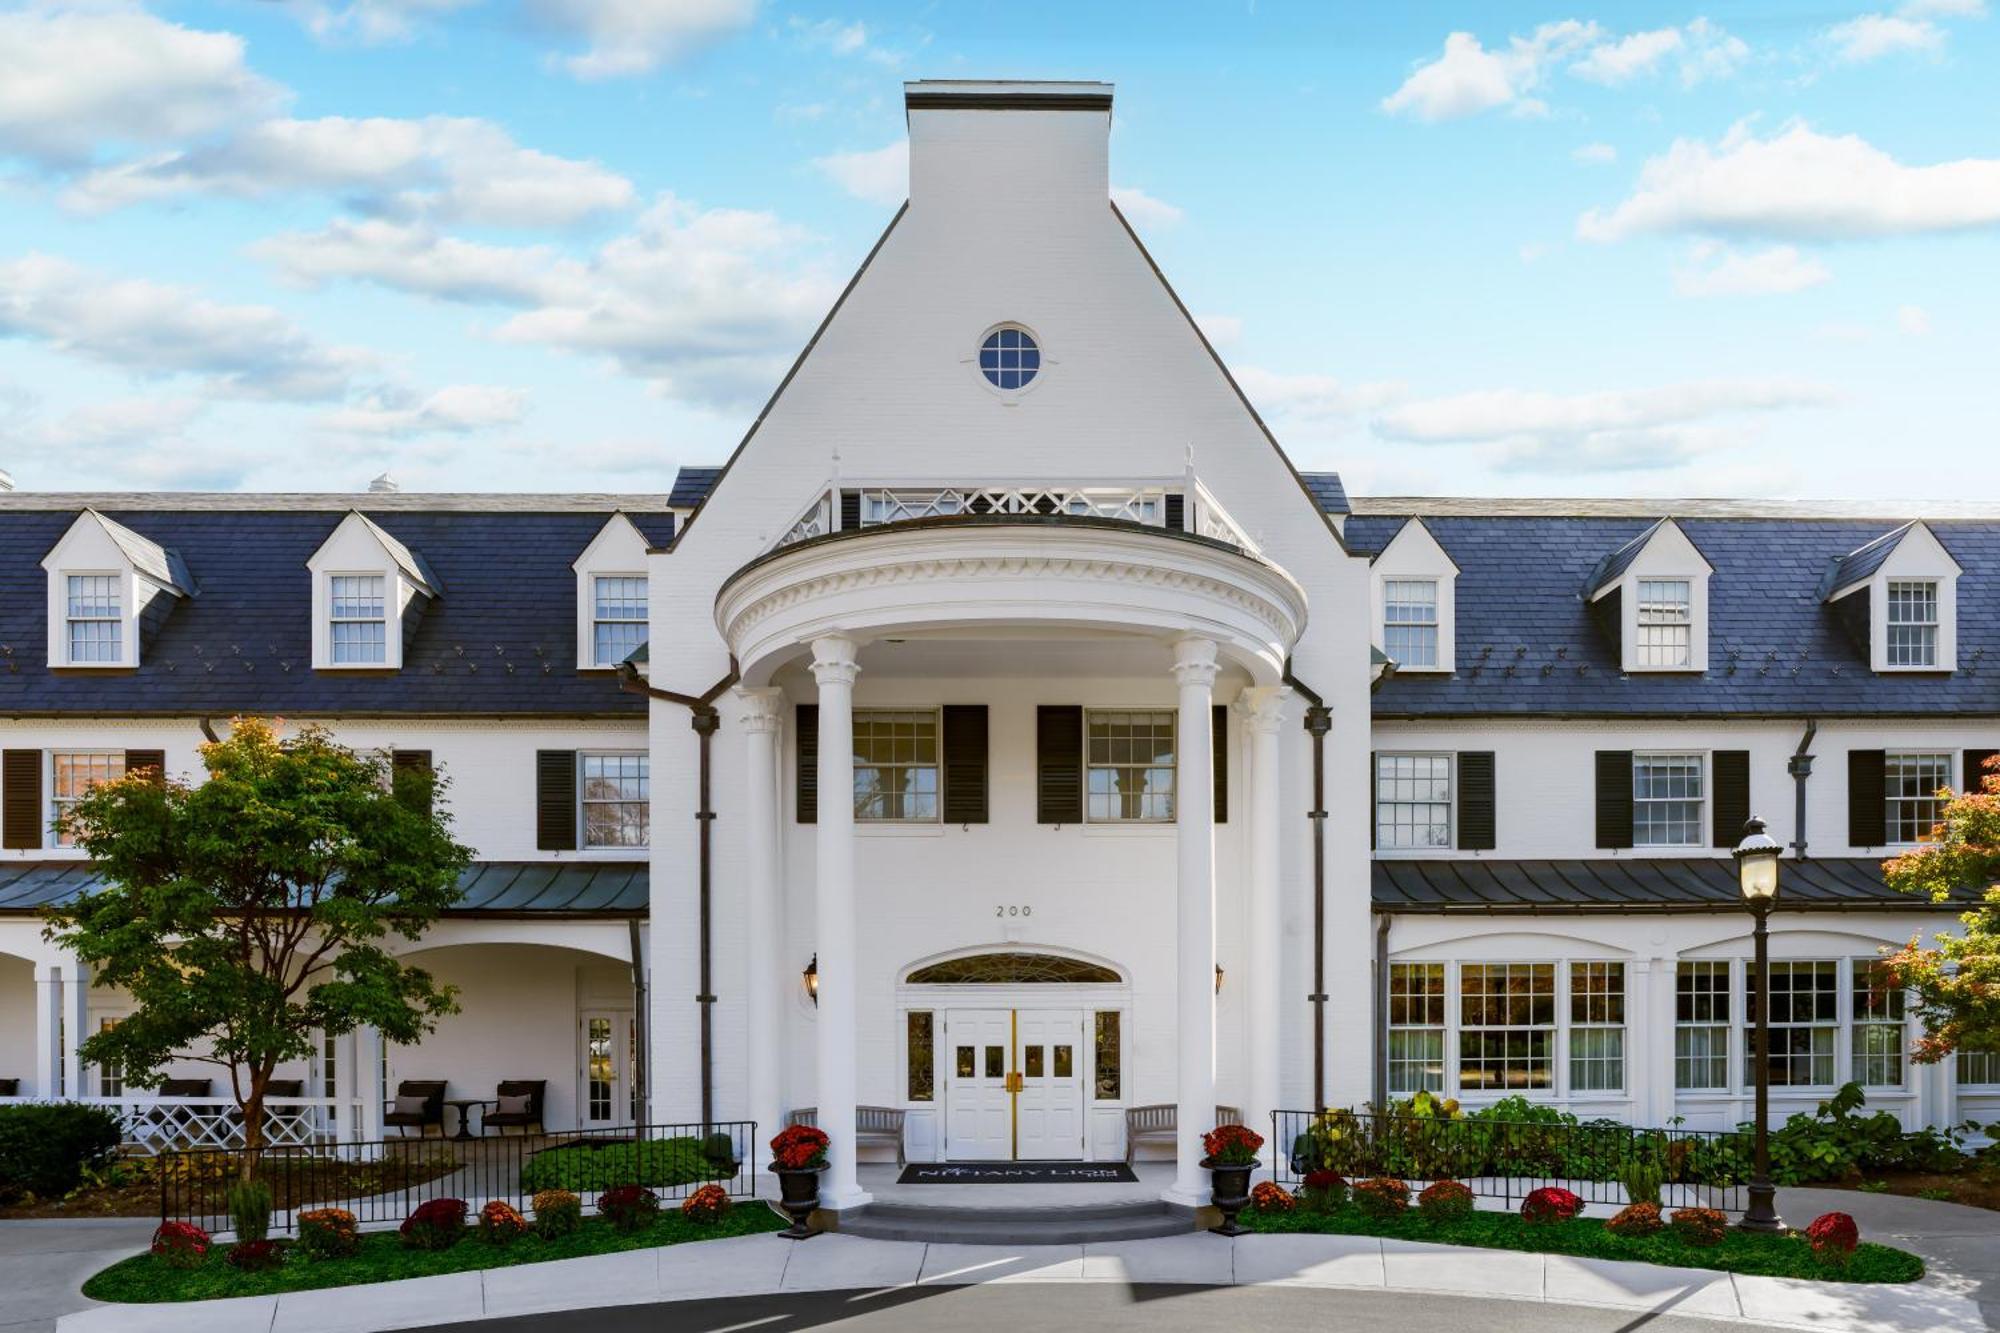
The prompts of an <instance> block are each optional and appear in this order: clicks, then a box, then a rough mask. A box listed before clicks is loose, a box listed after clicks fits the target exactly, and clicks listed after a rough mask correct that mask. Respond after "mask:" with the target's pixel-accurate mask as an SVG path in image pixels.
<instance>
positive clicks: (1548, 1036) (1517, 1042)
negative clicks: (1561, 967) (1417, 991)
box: [1458, 963, 1556, 1092]
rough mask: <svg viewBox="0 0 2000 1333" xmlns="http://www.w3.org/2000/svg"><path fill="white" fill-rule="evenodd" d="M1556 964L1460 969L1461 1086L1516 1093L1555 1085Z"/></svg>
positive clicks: (1481, 965) (1471, 965) (1473, 965)
mask: <svg viewBox="0 0 2000 1333" xmlns="http://www.w3.org/2000/svg"><path fill="white" fill-rule="evenodd" d="M1555 1037H1556V965H1555V964H1554V963H1466V964H1464V965H1462V966H1461V967H1460V968H1459V1033H1458V1086H1459V1087H1460V1088H1461V1089H1466V1090H1475V1089H1481V1088H1495V1089H1504V1090H1506V1091H1510V1092H1518V1091H1521V1090H1523V1089H1528V1088H1548V1087H1553V1086H1554V1085H1555V1063H1554V1052H1555Z"/></svg>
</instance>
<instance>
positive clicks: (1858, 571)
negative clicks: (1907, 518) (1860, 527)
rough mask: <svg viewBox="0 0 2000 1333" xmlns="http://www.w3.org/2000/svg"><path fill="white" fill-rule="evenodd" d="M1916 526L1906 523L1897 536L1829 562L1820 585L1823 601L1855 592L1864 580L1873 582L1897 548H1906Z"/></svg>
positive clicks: (1892, 534) (1879, 539) (1882, 538)
mask: <svg viewBox="0 0 2000 1333" xmlns="http://www.w3.org/2000/svg"><path fill="white" fill-rule="evenodd" d="M1915 526H1916V524H1915V523H1914V522H1911V523H1905V524H1904V525H1903V526H1902V527H1900V528H1897V529H1896V530H1895V531H1893V532H1885V533H1883V534H1882V535H1881V536H1880V537H1877V538H1876V539H1875V540H1874V541H1872V542H1869V543H1868V544H1867V545H1865V546H1860V547H1857V548H1855V549H1854V550H1852V551H1849V552H1848V553H1847V554H1845V555H1837V556H1834V557H1832V558H1831V559H1829V560H1828V561H1827V562H1826V573H1825V574H1823V575H1821V577H1820V581H1819V595H1820V600H1822V601H1824V600H1825V599H1827V598H1829V597H1831V596H1833V594H1835V593H1837V592H1839V591H1841V590H1842V589H1844V588H1851V587H1853V586H1854V585H1855V584H1857V583H1859V582H1861V581H1862V580H1863V579H1867V578H1872V577H1873V576H1874V574H1875V571H1876V570H1878V569H1880V568H1882V566H1883V564H1884V563H1886V562H1887V561H1888V559H1889V557H1890V556H1892V555H1894V554H1895V553H1896V548H1897V547H1898V546H1901V545H1902V544H1903V538H1904V537H1906V536H1908V535H1909V532H1910V529H1911V528H1913V527H1915Z"/></svg>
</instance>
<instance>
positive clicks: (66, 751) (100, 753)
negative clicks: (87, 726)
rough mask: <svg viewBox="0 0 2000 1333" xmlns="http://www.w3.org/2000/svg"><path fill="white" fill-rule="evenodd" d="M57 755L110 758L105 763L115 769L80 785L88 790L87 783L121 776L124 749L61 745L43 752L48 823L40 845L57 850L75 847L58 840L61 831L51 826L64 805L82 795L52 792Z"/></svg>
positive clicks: (53, 789)
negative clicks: (44, 753) (59, 747)
mask: <svg viewBox="0 0 2000 1333" xmlns="http://www.w3.org/2000/svg"><path fill="white" fill-rule="evenodd" d="M59 756H61V757H67V758H70V759H106V760H110V761H112V762H111V763H110V764H109V767H111V768H115V769H117V772H115V773H110V774H108V775H106V776H104V777H100V778H97V779H96V780H95V781H93V782H91V783H90V784H89V785H88V786H86V787H85V788H84V790H85V791H88V790H89V789H90V787H95V786H98V785H99V784H101V783H105V782H116V781H117V780H118V779H120V778H122V777H124V776H125V752H124V751H123V750H111V749H105V748H103V747H101V746H76V747H72V746H65V747H63V748H61V749H56V750H50V751H48V752H47V758H46V763H47V771H46V773H45V774H44V776H45V778H46V781H47V783H48V785H47V786H46V787H44V788H43V790H44V791H46V792H48V794H49V798H48V810H47V811H46V815H47V818H48V827H47V829H46V830H44V832H43V837H42V841H43V845H44V846H47V847H50V848H55V849H58V850H61V851H73V850H75V848H76V844H75V843H73V842H64V841H63V840H62V835H61V834H59V833H57V832H56V830H55V822H56V819H57V817H59V816H60V815H61V814H62V812H63V810H64V809H66V808H67V807H69V806H72V805H74V804H76V802H77V801H78V800H80V799H81V798H82V794H83V793H81V792H79V793H77V794H76V795H73V796H59V795H57V794H56V772H57V759H58V757H59Z"/></svg>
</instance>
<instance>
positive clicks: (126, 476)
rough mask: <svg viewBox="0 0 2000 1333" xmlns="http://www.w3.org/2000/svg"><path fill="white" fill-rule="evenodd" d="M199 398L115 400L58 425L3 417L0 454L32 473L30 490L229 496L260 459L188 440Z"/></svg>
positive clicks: (236, 447) (227, 446) (239, 447)
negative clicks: (192, 491) (191, 491)
mask: <svg viewBox="0 0 2000 1333" xmlns="http://www.w3.org/2000/svg"><path fill="white" fill-rule="evenodd" d="M208 407H209V404H208V403H206V402H205V401H203V400H202V399H199V398H188V397H166V398H111V399H106V400H104V401H102V402H97V403H91V404H88V405H86V406H84V407H80V408H77V409H76V410H74V411H72V412H70V413H68V414H66V415H65V416H62V417H60V418H58V419H56V420H54V421H37V420H34V419H33V418H32V416H28V415H24V416H22V417H21V418H20V419H19V420H18V422H14V421H8V420H4V419H0V448H5V449H7V450H8V451H9V452H10V454H12V455H13V456H14V457H16V458H19V459H20V460H22V461H23V462H27V463H29V464H30V466H31V467H32V468H33V469H34V470H33V471H31V472H28V473H26V474H24V475H22V476H21V477H20V478H19V479H20V480H21V481H23V482H25V483H27V484H29V485H34V486H42V485H50V484H55V485H62V484H73V485H90V486H95V487H97V488H99V489H104V488H106V487H109V486H114V485H115V486H120V487H127V486H129V487H133V488H138V487H148V488H152V487H163V488H198V489H205V490H229V489H233V488H235V487H237V486H239V485H241V484H242V482H243V478H244V475H245V473H246V472H247V471H248V470H249V469H250V467H251V466H252V465H253V464H254V463H255V462H256V461H257V459H256V458H255V457H254V451H253V450H252V449H250V448H248V447H246V446H245V445H244V444H241V443H230V442H221V441H218V440H215V439H212V438H201V437H197V436H194V435H191V434H190V432H189V427H190V426H192V425H193V424H194V423H195V422H196V421H197V420H198V419H199V418H200V417H201V416H202V415H203V414H204V413H205V412H206V411H207V410H208Z"/></svg>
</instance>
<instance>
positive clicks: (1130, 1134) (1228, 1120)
mask: <svg viewBox="0 0 2000 1333" xmlns="http://www.w3.org/2000/svg"><path fill="white" fill-rule="evenodd" d="M1215 1123H1216V1125H1218V1126H1221V1125H1240V1124H1242V1123H1243V1112H1242V1111H1241V1110H1239V1109H1237V1108H1236V1107H1234V1106H1218V1107H1216V1108H1215ZM1179 1134H1180V1107H1179V1106H1177V1105H1176V1104H1175V1103H1173V1102H1159V1103H1157V1104H1155V1105H1152V1106H1128V1107H1126V1108H1125V1163H1126V1165H1127V1166H1129V1165H1131V1163H1132V1150H1133V1149H1134V1148H1136V1147H1138V1146H1139V1140H1140V1139H1165V1140H1166V1141H1167V1142H1168V1143H1173V1142H1174V1141H1175V1140H1176V1139H1177V1138H1178V1136H1179Z"/></svg>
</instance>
